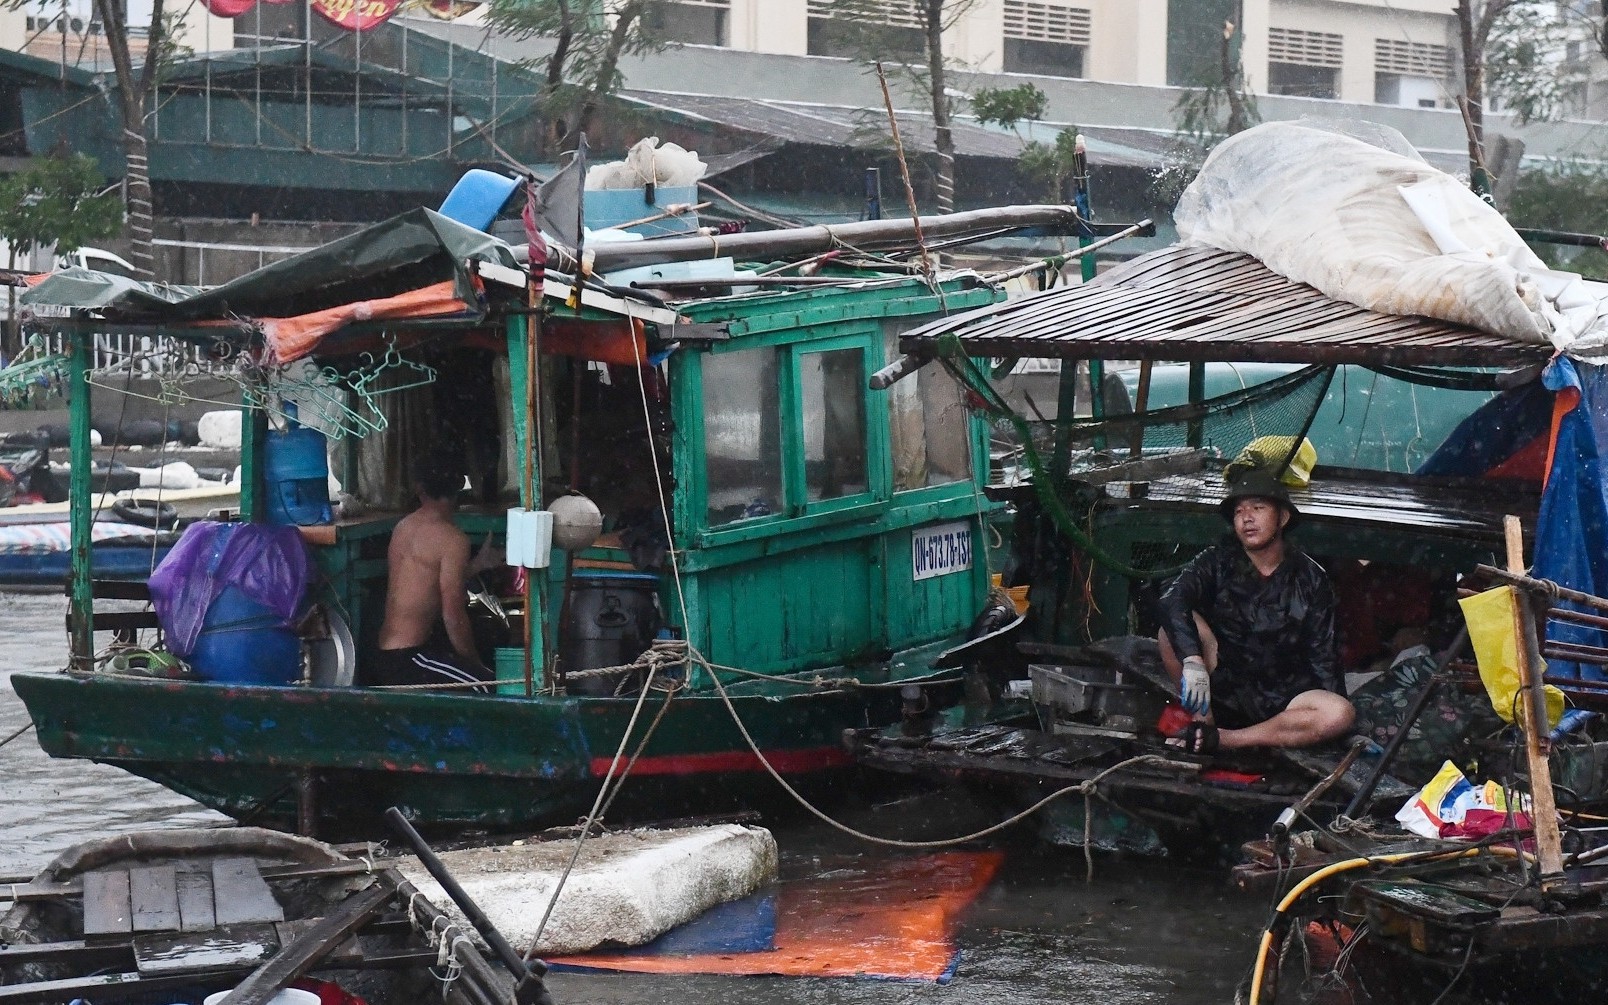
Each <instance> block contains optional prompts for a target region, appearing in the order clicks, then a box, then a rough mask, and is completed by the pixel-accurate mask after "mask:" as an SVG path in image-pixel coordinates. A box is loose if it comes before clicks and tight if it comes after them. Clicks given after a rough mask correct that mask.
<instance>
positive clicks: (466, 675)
mask: <svg viewBox="0 0 1608 1005" xmlns="http://www.w3.org/2000/svg"><path fill="white" fill-rule="evenodd" d="M495 682H496V678H495V677H494V676H492V674H491V672H490V671H489V670H486V669H485V668H484V667H474V668H469V667H464V666H461V665H459V662H458V658H457V657H456V656H455V655H453V654H452V653H450V652H446V651H443V650H440V649H432V648H430V647H428V646H412V647H409V648H407V649H378V650H375V651H374V652H372V653H371V654H370V657H369V660H368V667H367V672H366V673H364V674H363V683H364V684H365V685H367V686H369V687H382V686H385V685H388V684H434V685H437V686H443V687H445V688H450V689H451V690H453V691H456V692H459V693H460V694H491V693H492V688H491V686H490V685H492V684H494V683H495ZM474 683H478V684H482V685H486V686H482V687H464V686H463V685H465V684H474Z"/></svg>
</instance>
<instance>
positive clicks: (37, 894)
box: [0, 846, 374, 916]
mask: <svg viewBox="0 0 1608 1005" xmlns="http://www.w3.org/2000/svg"><path fill="white" fill-rule="evenodd" d="M357 847H361V846H357ZM373 871H374V866H373V865H371V864H370V863H368V862H364V861H362V860H360V859H354V860H352V861H350V862H330V863H327V864H323V865H270V866H266V867H259V868H258V872H259V873H261V875H262V877H263V878H264V879H322V878H324V877H328V876H356V875H360V874H363V873H371V872H373ZM179 875H181V876H182V875H184V874H183V873H180V874H179ZM206 875H207V876H208V877H209V880H208V889H210V888H211V886H210V875H211V874H210V873H207V874H206ZM83 892H84V884H83V883H82V882H81V881H79V880H70V881H68V882H66V883H34V882H29V881H28V880H27V879H26V878H24V879H18V880H16V881H15V882H14V883H13V882H7V881H6V880H0V904H3V903H6V902H7V901H17V902H19V903H21V902H30V901H39V900H51V899H54V898H59V897H77V896H79V895H80V894H82V893H83ZM179 913H180V915H181V916H182V915H183V913H184V912H183V909H182V907H181V908H180V912H179Z"/></svg>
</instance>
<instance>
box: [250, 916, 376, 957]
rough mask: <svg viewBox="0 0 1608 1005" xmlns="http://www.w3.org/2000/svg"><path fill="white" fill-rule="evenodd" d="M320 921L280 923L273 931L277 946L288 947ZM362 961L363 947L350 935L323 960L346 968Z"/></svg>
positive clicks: (303, 920)
mask: <svg viewBox="0 0 1608 1005" xmlns="http://www.w3.org/2000/svg"><path fill="white" fill-rule="evenodd" d="M322 920H324V919H322V918H301V919H298V920H296V921H281V922H280V923H279V924H277V925H275V926H274V931H275V932H276V933H278V935H279V944H280V945H285V946H288V945H290V944H291V943H293V942H295V941H296V940H297V939H299V938H301V937H302V936H303V935H306V934H307V932H308V931H309V930H310V929H311V928H312V927H313V926H314V925H316V924H318V923H319V922H320V921H322ZM369 931H370V932H371V933H372V932H373V931H374V926H370V927H369ZM362 959H363V947H362V946H360V945H358V942H357V936H355V935H352V936H348V937H347V939H346V940H345V941H344V942H342V943H341V944H340V945H338V946H336V947H335V949H334V950H333V951H331V952H330V954H329V956H328V957H327V958H325V960H324V962H325V963H327V964H330V965H333V966H347V965H350V964H353V963H357V962H359V961H360V960H362Z"/></svg>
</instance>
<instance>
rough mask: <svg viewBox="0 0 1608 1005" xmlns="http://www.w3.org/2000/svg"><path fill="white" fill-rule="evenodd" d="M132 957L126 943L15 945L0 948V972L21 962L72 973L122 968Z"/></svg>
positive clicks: (79, 940) (72, 940) (128, 963)
mask: <svg viewBox="0 0 1608 1005" xmlns="http://www.w3.org/2000/svg"><path fill="white" fill-rule="evenodd" d="M130 962H131V958H130V956H129V947H128V946H127V945H126V944H119V943H115V942H111V943H95V942H85V941H84V940H82V939H69V940H67V941H64V942H34V943H18V944H15V945H9V946H0V971H4V970H5V969H6V968H7V967H14V966H18V965H20V964H23V963H49V964H55V965H61V966H66V967H71V968H73V969H75V970H104V969H110V968H113V967H115V968H118V969H121V968H123V967H126V966H129V965H130Z"/></svg>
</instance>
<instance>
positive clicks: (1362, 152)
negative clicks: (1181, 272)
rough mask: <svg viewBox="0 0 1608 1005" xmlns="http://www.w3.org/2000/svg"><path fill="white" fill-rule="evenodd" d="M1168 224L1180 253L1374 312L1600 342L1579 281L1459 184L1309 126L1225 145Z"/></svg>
mask: <svg viewBox="0 0 1608 1005" xmlns="http://www.w3.org/2000/svg"><path fill="white" fill-rule="evenodd" d="M1380 128H1381V129H1382V128H1383V127H1380ZM1392 132H1393V131H1392ZM1395 140H1400V145H1397V144H1396V143H1395V142H1394V141H1395ZM1405 143H1406V141H1405V140H1402V139H1401V138H1400V136H1399V134H1394V135H1393V137H1392V140H1391V145H1392V146H1395V147H1396V149H1398V150H1401V149H1410V148H1408V147H1406V146H1405ZM1174 216H1175V218H1176V220H1177V223H1178V233H1179V236H1180V238H1181V239H1182V241H1183V243H1185V244H1192V245H1206V246H1208V247H1214V248H1222V249H1224V250H1226V251H1239V252H1244V253H1246V254H1249V255H1252V256H1254V257H1255V258H1258V259H1260V260H1261V261H1262V263H1263V264H1264V265H1266V266H1267V267H1268V268H1270V269H1272V270H1273V271H1274V272H1277V273H1278V274H1279V275H1281V276H1285V277H1286V278H1289V279H1293V280H1296V281H1297V282H1303V283H1307V284H1309V285H1311V286H1313V287H1315V288H1317V289H1318V290H1320V291H1321V292H1323V293H1324V294H1326V295H1328V296H1330V297H1333V298H1335V299H1337V300H1344V301H1347V302H1349V303H1353V304H1357V305H1358V306H1361V307H1367V308H1370V309H1372V310H1376V311H1380V312H1383V313H1385V314H1398V315H1415V314H1416V315H1423V316H1425V317H1432V318H1439V319H1441V320H1445V321H1452V322H1456V323H1458V324H1465V325H1469V326H1471V327H1474V328H1479V329H1481V330H1483V331H1487V332H1490V333H1492V334H1496V335H1505V336H1508V337H1510V338H1513V339H1516V340H1519V341H1523V342H1538V343H1547V342H1550V343H1551V344H1553V345H1554V346H1556V347H1558V348H1560V349H1564V348H1572V349H1581V348H1585V347H1586V346H1587V344H1588V343H1590V344H1600V343H1601V342H1602V341H1603V340H1604V331H1603V329H1604V327H1605V325H1604V324H1603V322H1602V320H1601V319H1600V318H1599V313H1600V312H1599V305H1598V303H1597V301H1596V299H1595V298H1594V297H1593V296H1591V294H1590V293H1588V292H1587V290H1586V287H1585V285H1584V284H1583V283H1582V282H1581V281H1580V277H1579V276H1576V275H1574V274H1573V273H1565V272H1554V271H1552V270H1550V269H1548V268H1547V267H1546V265H1545V264H1543V263H1542V261H1541V260H1540V259H1539V258H1538V257H1536V255H1535V253H1534V252H1532V251H1531V250H1530V249H1529V248H1528V247H1526V246H1525V244H1524V242H1523V241H1522V240H1520V239H1519V236H1518V234H1517V233H1515V232H1514V230H1513V228H1512V227H1511V226H1509V225H1508V223H1507V221H1506V220H1504V219H1503V218H1502V215H1501V214H1500V213H1498V212H1497V211H1496V210H1495V209H1493V208H1492V207H1491V206H1490V205H1488V204H1487V203H1485V202H1484V201H1483V200H1481V199H1480V198H1479V197H1478V196H1476V195H1474V193H1472V192H1471V191H1469V189H1468V188H1467V187H1466V186H1465V185H1463V184H1462V183H1460V182H1459V181H1457V180H1456V179H1455V178H1453V177H1452V176H1450V175H1448V174H1446V173H1445V172H1443V171H1440V170H1438V169H1436V168H1433V167H1431V166H1429V165H1428V164H1426V163H1424V162H1423V161H1422V160H1421V159H1417V158H1414V157H1409V156H1405V155H1404V154H1402V153H1398V152H1392V151H1391V150H1386V149H1382V148H1381V146H1378V145H1375V144H1373V143H1368V142H1363V141H1362V140H1360V139H1356V138H1353V137H1351V136H1347V135H1342V134H1341V133H1338V132H1335V131H1333V130H1331V129H1327V128H1322V127H1320V126H1318V125H1316V124H1313V123H1310V122H1300V123H1296V122H1269V123H1265V124H1263V125H1260V126H1256V127H1254V128H1252V129H1248V130H1246V131H1245V132H1243V133H1239V134H1238V135H1236V136H1232V137H1230V138H1228V139H1226V140H1224V141H1223V142H1222V143H1221V144H1220V145H1219V146H1218V147H1217V149H1216V150H1214V151H1212V154H1211V156H1209V157H1208V158H1206V163H1205V164H1204V165H1203V166H1202V168H1201V171H1200V174H1199V176H1198V177H1196V179H1195V180H1194V181H1193V182H1192V183H1191V184H1190V186H1189V188H1188V189H1186V190H1185V191H1184V194H1183V197H1182V198H1181V199H1179V201H1178V208H1177V210H1176V211H1175V213H1174Z"/></svg>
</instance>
